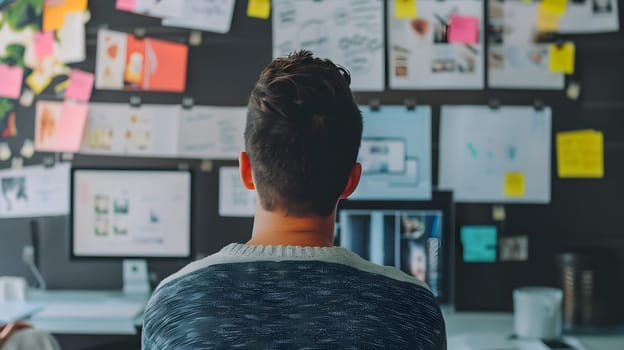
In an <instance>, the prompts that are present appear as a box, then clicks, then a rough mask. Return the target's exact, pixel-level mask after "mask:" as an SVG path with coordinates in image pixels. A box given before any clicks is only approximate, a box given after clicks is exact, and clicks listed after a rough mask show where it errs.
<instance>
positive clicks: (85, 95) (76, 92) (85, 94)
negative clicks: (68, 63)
mask: <svg viewBox="0 0 624 350" xmlns="http://www.w3.org/2000/svg"><path fill="white" fill-rule="evenodd" d="M94 79H95V78H94V76H93V73H89V72H83V71H81V70H78V69H72V71H71V73H70V75H69V85H68V86H67V90H65V98H66V99H74V100H78V101H82V102H87V101H89V99H90V98H91V91H92V90H93V81H94Z"/></svg>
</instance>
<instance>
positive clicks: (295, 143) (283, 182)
mask: <svg viewBox="0 0 624 350" xmlns="http://www.w3.org/2000/svg"><path fill="white" fill-rule="evenodd" d="M350 82H351V77H350V75H349V72H348V71H347V70H345V69H344V68H342V67H339V66H337V65H335V64H334V63H332V62H331V61H330V60H327V59H320V58H316V57H314V56H313V54H312V53H311V52H309V51H305V50H304V51H299V52H296V53H293V54H290V55H289V56H288V57H286V58H277V59H275V60H274V61H273V62H271V63H270V64H269V65H268V66H267V67H266V68H265V69H264V70H263V71H262V73H261V74H260V78H259V79H258V82H257V83H256V86H255V87H254V89H253V91H252V92H251V97H250V99H249V105H248V113H247V125H246V128H245V148H246V151H247V154H248V156H249V159H250V161H251V167H252V169H253V174H254V181H255V184H256V189H257V191H258V195H259V197H260V204H261V205H262V207H263V208H264V209H265V210H269V211H273V210H276V209H281V210H284V211H285V212H286V213H287V215H292V216H328V215H330V214H331V213H333V211H334V208H335V206H336V202H337V201H338V197H339V196H340V194H341V193H342V191H343V190H344V187H345V185H346V183H347V180H348V178H349V174H350V173H351V170H352V169H353V166H354V165H355V162H356V159H357V154H358V150H359V147H360V142H361V139H362V115H361V113H360V110H359V109H358V107H357V104H356V103H355V101H354V99H353V95H352V93H351V89H350V88H349V85H350Z"/></svg>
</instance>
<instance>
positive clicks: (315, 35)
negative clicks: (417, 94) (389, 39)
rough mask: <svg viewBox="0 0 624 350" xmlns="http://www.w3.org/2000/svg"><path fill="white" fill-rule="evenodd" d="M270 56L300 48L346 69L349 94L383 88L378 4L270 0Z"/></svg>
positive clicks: (346, 0)
mask: <svg viewBox="0 0 624 350" xmlns="http://www.w3.org/2000/svg"><path fill="white" fill-rule="evenodd" d="M272 5H273V57H281V56H285V55H287V54H289V53H291V52H294V51H298V50H301V49H308V50H310V51H312V52H313V53H314V54H315V55H316V56H317V57H321V58H329V59H331V60H332V61H333V62H334V63H336V64H339V65H342V66H344V67H346V68H347V69H348V70H349V71H350V72H351V75H352V82H351V88H352V89H353V90H355V91H382V90H383V89H384V84H385V82H384V64H385V62H384V59H385V57H384V21H383V1H381V0H342V1H315V0H273V1H272Z"/></svg>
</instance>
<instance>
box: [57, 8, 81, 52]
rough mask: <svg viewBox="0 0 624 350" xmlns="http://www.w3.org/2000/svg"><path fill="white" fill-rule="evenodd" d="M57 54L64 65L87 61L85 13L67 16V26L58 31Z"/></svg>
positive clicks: (68, 14)
mask: <svg viewBox="0 0 624 350" xmlns="http://www.w3.org/2000/svg"><path fill="white" fill-rule="evenodd" d="M57 35H58V38H59V40H58V42H57V45H58V46H57V47H56V51H55V54H56V55H57V56H58V58H59V59H60V60H61V61H62V62H63V63H77V62H82V61H84V60H85V59H86V57H87V56H86V55H87V54H86V45H85V40H86V37H85V13H84V12H73V13H67V14H65V24H64V25H63V27H62V28H61V29H59V30H58V31H57Z"/></svg>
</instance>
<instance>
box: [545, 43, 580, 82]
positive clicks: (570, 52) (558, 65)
mask: <svg viewBox="0 0 624 350" xmlns="http://www.w3.org/2000/svg"><path fill="white" fill-rule="evenodd" d="M548 52H549V56H550V58H549V64H548V68H549V69H550V71H551V72H553V73H565V74H573V73H574V54H575V46H574V43H572V42H566V43H565V44H563V45H561V46H559V45H555V44H552V45H550V49H549V50H548Z"/></svg>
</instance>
